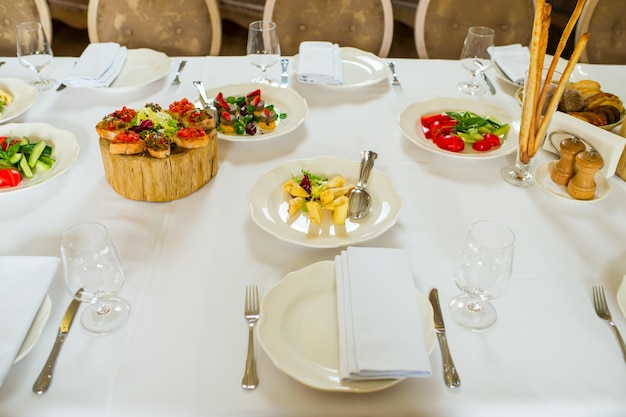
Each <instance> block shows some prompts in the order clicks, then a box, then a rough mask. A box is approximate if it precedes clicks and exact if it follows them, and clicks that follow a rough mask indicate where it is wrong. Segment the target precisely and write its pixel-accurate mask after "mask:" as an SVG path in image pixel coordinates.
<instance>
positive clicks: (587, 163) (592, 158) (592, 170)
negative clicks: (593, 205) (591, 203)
mask: <svg viewBox="0 0 626 417" xmlns="http://www.w3.org/2000/svg"><path fill="white" fill-rule="evenodd" d="M603 163H604V162H603V161H602V157H601V156H600V155H599V154H598V153H597V152H596V151H594V150H593V149H590V150H588V151H586V152H580V153H579V154H577V155H576V175H574V176H573V177H572V179H571V180H569V182H568V183H567V193H568V194H569V195H570V196H572V198H575V199H576V200H591V199H592V198H593V196H594V195H595V192H596V182H595V180H594V178H593V177H594V176H595V174H596V172H598V170H599V169H600V168H602V165H603Z"/></svg>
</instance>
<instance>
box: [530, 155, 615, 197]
mask: <svg viewBox="0 0 626 417" xmlns="http://www.w3.org/2000/svg"><path fill="white" fill-rule="evenodd" d="M556 163H557V161H549V162H545V163H543V164H541V165H538V166H537V168H536V169H535V174H534V175H535V181H536V182H537V184H539V187H540V188H541V189H542V190H544V191H545V192H547V193H548V194H550V195H552V196H554V197H558V198H559V199H561V200H563V201H568V202H570V203H577V204H585V203H593V202H596V201H600V200H603V199H605V198H606V196H608V195H609V191H610V190H611V185H610V184H609V180H607V179H606V177H605V176H604V175H603V174H602V173H601V172H600V171H598V172H596V174H595V176H594V180H595V182H596V192H595V194H594V196H593V198H592V199H591V200H577V199H575V198H573V197H571V196H570V195H569V194H567V191H566V189H565V186H564V185H559V184H556V183H554V182H553V181H552V179H551V178H550V173H551V172H552V167H553V166H554V164H556Z"/></svg>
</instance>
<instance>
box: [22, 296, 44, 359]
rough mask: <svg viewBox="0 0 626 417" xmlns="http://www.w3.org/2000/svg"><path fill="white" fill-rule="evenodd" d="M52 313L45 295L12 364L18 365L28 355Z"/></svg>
mask: <svg viewBox="0 0 626 417" xmlns="http://www.w3.org/2000/svg"><path fill="white" fill-rule="evenodd" d="M51 311H52V300H50V296H49V295H48V294H46V298H44V299H43V302H42V303H41V307H39V310H38V311H37V314H36V315H35V318H34V319H33V323H32V324H31V325H30V328H29V329H28V333H27V334H26V337H25V338H24V341H23V342H22V346H21V347H20V350H19V351H18V352H17V355H16V356H15V360H14V361H13V363H18V362H19V361H21V360H22V359H23V358H24V356H26V355H28V352H30V351H31V350H32V349H33V347H34V346H35V344H36V343H37V341H38V340H39V336H41V332H42V331H43V328H44V327H46V323H47V322H48V318H49V317H50V312H51Z"/></svg>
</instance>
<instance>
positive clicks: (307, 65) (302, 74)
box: [298, 42, 343, 85]
mask: <svg viewBox="0 0 626 417" xmlns="http://www.w3.org/2000/svg"><path fill="white" fill-rule="evenodd" d="M298 80H300V81H301V82H303V83H318V84H333V85H336V84H343V69H342V64H341V49H340V48H339V45H337V44H333V43H330V42H302V43H301V44H300V50H299V56H298Z"/></svg>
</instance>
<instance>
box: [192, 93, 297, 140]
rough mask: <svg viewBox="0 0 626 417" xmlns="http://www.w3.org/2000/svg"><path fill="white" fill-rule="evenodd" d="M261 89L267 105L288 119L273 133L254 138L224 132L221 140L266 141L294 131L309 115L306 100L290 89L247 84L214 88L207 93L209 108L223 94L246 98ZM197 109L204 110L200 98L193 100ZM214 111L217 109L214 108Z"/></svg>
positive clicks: (283, 120)
mask: <svg viewBox="0 0 626 417" xmlns="http://www.w3.org/2000/svg"><path fill="white" fill-rule="evenodd" d="M258 88H260V89H261V97H262V98H263V100H264V101H265V105H266V106H267V105H270V104H273V105H274V108H275V109H276V110H277V111H278V112H281V113H287V117H286V118H284V119H279V120H278V121H277V123H276V128H275V129H274V130H273V131H271V132H266V133H262V134H259V133H257V134H256V135H254V136H249V135H227V134H224V133H222V132H217V137H218V138H219V139H223V140H228V141H231V142H255V141H260V140H266V139H271V138H276V137H279V136H282V135H284V134H287V133H289V132H291V131H293V130H294V129H295V128H297V127H298V126H300V125H301V124H302V122H303V121H304V119H305V118H306V117H307V115H308V114H309V106H308V105H307V104H306V100H305V99H303V98H302V97H301V96H300V95H299V94H298V93H296V92H295V91H293V90H291V89H288V88H278V87H273V86H270V85H264V84H258V83H245V84H230V85H225V86H223V87H219V88H212V89H211V90H207V91H206V95H207V98H208V100H209V102H208V103H207V104H208V105H209V106H211V107H212V106H213V100H214V99H215V97H216V96H217V95H218V93H220V92H221V93H222V94H223V95H224V97H228V96H235V97H240V96H245V95H246V94H248V93H250V92H252V91H254V90H256V89H258ZM193 103H194V104H195V105H196V107H199V108H202V105H201V104H200V97H199V96H198V97H196V98H195V99H194V100H193ZM212 109H213V110H215V108H213V107H212Z"/></svg>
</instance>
